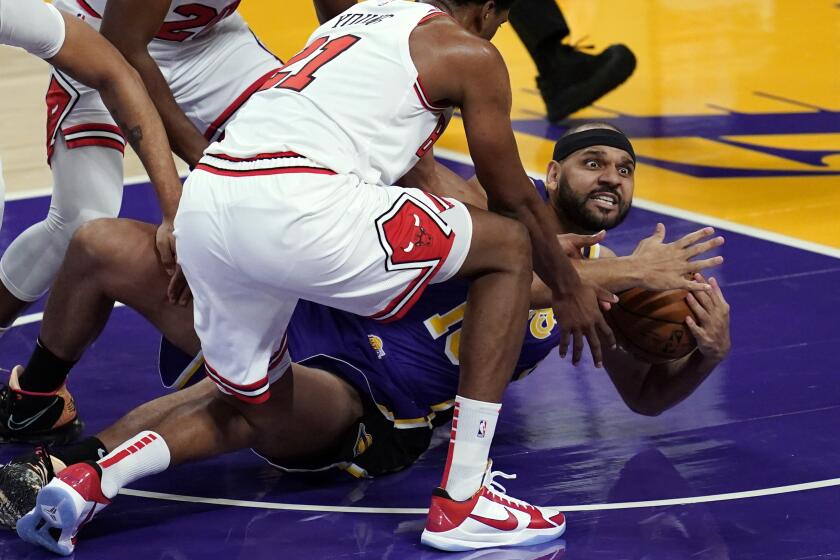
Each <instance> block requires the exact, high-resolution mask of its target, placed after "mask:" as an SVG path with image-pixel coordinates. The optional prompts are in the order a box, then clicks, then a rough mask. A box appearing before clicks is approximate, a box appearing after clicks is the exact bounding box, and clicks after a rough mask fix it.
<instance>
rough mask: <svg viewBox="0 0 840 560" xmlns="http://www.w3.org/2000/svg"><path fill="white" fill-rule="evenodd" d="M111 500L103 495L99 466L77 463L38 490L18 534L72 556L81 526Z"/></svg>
mask: <svg viewBox="0 0 840 560" xmlns="http://www.w3.org/2000/svg"><path fill="white" fill-rule="evenodd" d="M110 503H111V500H109V499H108V498H106V497H105V496H104V495H103V494H102V484H101V478H100V475H99V471H98V470H97V468H96V467H95V466H94V465H93V464H92V463H76V464H75V465H70V466H69V467H67V468H66V469H64V470H63V471H61V472H60V473H59V474H58V475H57V476H56V477H55V478H54V479H52V481H50V483H49V484H47V485H46V486H44V488H43V489H42V490H41V491H40V492H39V493H38V499H37V500H36V502H35V507H34V508H32V511H30V512H29V513H27V514H26V515H24V516H23V517H22V518H21V519H20V521H18V523H17V534H18V536H19V537H20V538H22V539H23V540H25V541H26V542H30V543H32V544H37V545H40V546H43V547H44V548H46V549H47V550H51V551H52V552H55V553H56V554H61V555H62V556H69V555H70V554H73V549H75V547H76V534H77V533H78V532H79V529H80V528H81V527H82V526H83V525H84V524H85V523H87V522H89V521H90V520H91V519H93V516H94V515H96V514H97V513H99V512H100V511H102V510H103V509H105V507H106V506H107V505H108V504H110Z"/></svg>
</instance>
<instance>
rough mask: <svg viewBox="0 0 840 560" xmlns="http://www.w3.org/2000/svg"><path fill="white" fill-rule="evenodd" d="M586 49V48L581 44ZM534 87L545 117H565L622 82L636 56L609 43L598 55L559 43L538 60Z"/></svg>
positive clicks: (632, 65) (553, 118)
mask: <svg viewBox="0 0 840 560" xmlns="http://www.w3.org/2000/svg"><path fill="white" fill-rule="evenodd" d="M584 48H587V47H584ZM537 67H538V68H539V69H540V76H538V77H537V87H538V88H539V90H540V94H541V95H542V98H543V101H545V106H546V109H547V110H548V120H550V121H553V122H556V121H560V120H563V119H565V118H566V117H568V116H569V115H571V114H572V113H574V112H575V111H579V110H580V109H583V108H584V107H588V106H589V105H592V103H594V102H595V101H596V100H598V99H599V98H601V97H603V96H604V95H606V94H607V93H608V92H610V91H612V90H613V89H615V88H616V87H618V86H619V85H621V84H622V83H623V82H624V81H625V80H626V79H627V78H629V77H630V75H631V74H632V73H633V70H635V69H636V57H635V56H634V55H633V52H632V51H631V50H630V49H628V48H627V47H626V46H625V45H612V46H610V47H609V48H607V49H605V50H604V52H602V53H601V54H598V55H592V54H587V53H585V52H583V51H582V50H581V48H580V47H577V46H572V45H566V44H562V43H558V44H557V47H556V49H554V50H553V52H551V53H546V54H545V55H544V56H542V57H541V58H540V60H538V61H537Z"/></svg>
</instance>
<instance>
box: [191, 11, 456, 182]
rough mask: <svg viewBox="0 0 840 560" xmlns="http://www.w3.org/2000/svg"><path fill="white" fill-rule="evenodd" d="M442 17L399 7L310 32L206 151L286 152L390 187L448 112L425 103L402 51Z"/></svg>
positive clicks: (354, 15) (348, 16) (351, 14)
mask: <svg viewBox="0 0 840 560" xmlns="http://www.w3.org/2000/svg"><path fill="white" fill-rule="evenodd" d="M443 15H445V14H444V13H443V12H441V11H440V10H438V9H436V8H433V7H432V6H429V5H428V4H422V3H415V2H408V1H404V0H370V1H368V2H362V3H360V4H358V5H356V6H355V7H353V8H350V9H349V10H347V11H346V12H344V13H343V14H341V15H339V16H338V17H336V18H334V19H333V20H331V21H329V22H327V23H326V24H324V25H322V26H321V27H319V28H318V29H317V30H316V31H315V33H313V35H312V36H311V37H310V39H309V42H308V43H307V46H306V48H305V49H304V50H303V51H301V52H300V53H299V54H297V55H295V56H294V57H292V58H291V59H290V60H289V61H288V63H287V64H286V66H284V67H283V68H281V69H280V71H279V72H278V74H276V75H275V76H274V77H273V78H270V79H269V80H268V81H267V82H266V84H265V85H264V86H263V90H262V91H261V92H260V93H258V94H256V95H254V96H253V97H252V98H251V100H249V101H248V102H247V103H246V104H245V106H244V107H243V108H242V109H240V111H239V113H238V114H237V116H236V118H235V119H234V120H233V121H232V122H231V123H230V124H228V126H227V127H226V129H225V138H224V139H223V140H222V141H221V142H220V143H215V144H213V145H211V146H210V147H209V148H208V149H207V153H208V154H224V155H228V156H232V157H236V158H248V157H253V156H256V155H258V154H264V153H273V152H281V151H292V152H296V153H298V154H300V155H302V156H304V157H307V158H309V159H310V160H313V161H315V162H317V163H319V164H320V165H322V166H324V167H326V168H329V169H331V170H333V171H335V172H337V173H341V174H348V175H350V174H351V175H355V176H357V177H359V178H360V179H362V180H363V181H365V182H367V183H372V184H383V185H392V184H394V183H395V182H396V181H397V180H398V179H399V178H400V177H402V176H403V175H404V174H405V173H406V172H407V171H408V170H409V169H411V168H412V167H413V166H414V164H415V163H417V161H418V159H419V157H421V156H422V155H423V154H425V153H426V152H428V150H429V149H430V148H431V146H432V145H433V144H434V142H435V140H437V138H438V137H439V136H440V134H441V133H442V132H443V130H444V128H445V127H446V124H447V123H448V121H449V118H450V117H451V115H452V109H451V108H447V107H437V106H435V105H433V104H432V103H431V101H430V100H429V99H427V97H426V95H425V94H424V92H423V87H422V85H421V84H420V81H419V79H418V75H417V69H416V68H415V66H414V63H413V62H412V60H411V53H410V52H409V35H410V34H411V32H412V30H413V29H414V28H416V27H417V26H418V25H419V24H420V23H422V22H424V21H425V20H427V19H430V18H433V17H437V16H443Z"/></svg>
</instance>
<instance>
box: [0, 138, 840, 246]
mask: <svg viewBox="0 0 840 560" xmlns="http://www.w3.org/2000/svg"><path fill="white" fill-rule="evenodd" d="M435 155H436V156H438V157H439V158H441V159H448V160H450V161H454V162H456V163H461V164H466V165H470V166H471V165H472V159H470V157H469V156H466V155H464V154H461V153H459V152H455V151H452V150H447V149H445V148H435ZM525 171H526V172H527V173H528V174H529V175H531V176H532V177H540V178H541V177H543V176H544V173H543V172H536V171H533V170H531V169H526V170H525ZM148 182H149V177H148V176H147V175H137V176H133V177H126V179H125V186H126V187H128V186H134V185H138V184H142V183H148ZM51 193H52V188H50V187H46V188H33V189H28V190H27V189H23V190H17V191H15V192H14V193H9V194H7V195H6V200H7V201H13V200H24V199H28V198H37V197H39V196H49V195H50V194H51ZM633 205H634V206H636V207H638V208H641V209H643V210H649V211H651V212H657V213H659V214H664V215H666V216H670V217H672V218H679V219H682V220H688V221H690V222H695V223H698V224H702V225H709V226H713V227H716V228H722V229H726V230H729V231H731V232H733V233H740V234H741V235H746V236H748V237H753V238H756V239H761V240H763V241H770V242H771V243H777V244H779V245H785V246H787V247H793V248H794V249H801V250H803V251H808V252H810V253H817V254H820V255H825V256H827V257H833V258H835V259H840V249H838V248H836V247H830V246H828V245H823V244H821V243H814V242H812V241H805V240H803V239H798V238H796V237H791V236H789V235H784V234H781V233H776V232H773V231H768V230H766V229H761V228H756V227H751V226H745V225H743V224H739V223H737V222H731V221H729V220H724V219H722V218H715V217H713V216H708V215H706V214H701V213H699V212H691V211H690V210H683V209H681V208H676V207H674V206H669V205H667V204H661V203H659V202H654V201H652V200H647V199H644V198H639V197H637V196H634V197H633Z"/></svg>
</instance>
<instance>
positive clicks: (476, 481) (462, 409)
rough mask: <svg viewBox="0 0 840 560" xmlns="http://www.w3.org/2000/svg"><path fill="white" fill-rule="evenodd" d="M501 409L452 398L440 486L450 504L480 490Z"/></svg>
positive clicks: (461, 398) (459, 397)
mask: <svg viewBox="0 0 840 560" xmlns="http://www.w3.org/2000/svg"><path fill="white" fill-rule="evenodd" d="M501 409H502V405H501V404H500V403H488V402H482V401H474V400H472V399H468V398H466V397H461V396H457V397H455V411H454V414H453V416H452V435H451V437H450V439H449V456H448V457H447V458H446V468H445V470H444V472H443V481H442V482H441V483H440V485H441V486H442V487H443V489H444V490H446V492H447V493H448V494H449V496H450V497H451V498H452V499H453V500H458V501H463V500H466V499H469V498H470V497H471V496H472V495H473V494H475V492H476V490H478V489H479V488H480V487H481V479H482V477H483V476H484V471H485V470H486V468H487V458H488V456H489V455H490V444H491V443H492V442H493V435H494V434H495V433H496V423H497V422H498V420H499V411H500V410H501Z"/></svg>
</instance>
